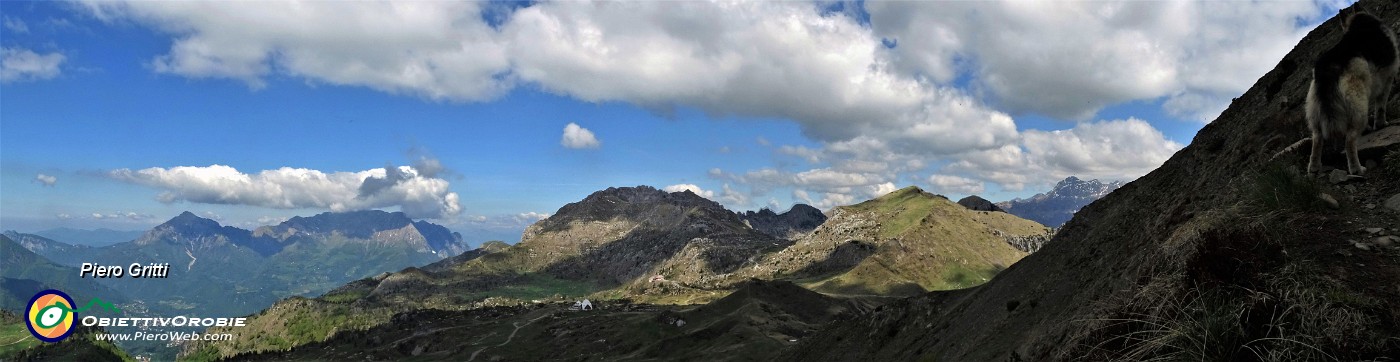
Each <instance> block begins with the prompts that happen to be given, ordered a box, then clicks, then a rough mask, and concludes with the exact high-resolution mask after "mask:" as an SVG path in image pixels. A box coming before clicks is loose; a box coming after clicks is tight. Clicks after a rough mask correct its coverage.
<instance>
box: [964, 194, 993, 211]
mask: <svg viewBox="0 0 1400 362" xmlns="http://www.w3.org/2000/svg"><path fill="white" fill-rule="evenodd" d="M958 205H962V206H963V207H966V208H967V209H968V210H973V211H1003V210H1002V209H1001V208H1000V207H997V205H996V204H993V203H992V202H991V201H987V199H984V198H982V197H981V196H977V195H972V196H968V197H964V198H962V200H958Z"/></svg>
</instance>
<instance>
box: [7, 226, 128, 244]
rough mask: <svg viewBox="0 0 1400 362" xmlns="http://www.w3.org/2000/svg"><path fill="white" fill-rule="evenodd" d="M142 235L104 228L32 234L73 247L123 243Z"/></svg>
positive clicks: (49, 230)
mask: <svg viewBox="0 0 1400 362" xmlns="http://www.w3.org/2000/svg"><path fill="white" fill-rule="evenodd" d="M144 233H145V231H143V230H127V231H123V230H112V229H105V228H99V229H94V230H84V229H73V228H65V227H61V228H53V229H45V230H41V231H35V232H34V233H33V234H34V235H38V236H42V237H45V238H49V239H52V240H62V241H63V242H64V243H68V244H73V245H86V246H92V247H100V246H107V245H112V244H116V243H120V242H124V241H132V240H135V239H136V238H138V237H140V236H141V234H144Z"/></svg>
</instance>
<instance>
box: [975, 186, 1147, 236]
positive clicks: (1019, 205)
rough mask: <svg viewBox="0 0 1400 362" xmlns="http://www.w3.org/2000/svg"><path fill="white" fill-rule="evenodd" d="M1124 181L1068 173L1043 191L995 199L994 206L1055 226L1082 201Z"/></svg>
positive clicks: (1088, 201)
mask: <svg viewBox="0 0 1400 362" xmlns="http://www.w3.org/2000/svg"><path fill="white" fill-rule="evenodd" d="M1123 185H1124V183H1123V182H1121V181H1113V182H1103V181H1099V180H1097V179H1093V180H1088V181H1085V180H1083V179H1080V178H1078V177H1074V176H1070V177H1066V178H1065V179H1064V180H1060V182H1057V183H1055V187H1054V188H1052V189H1050V191H1047V192H1045V193H1040V194H1036V195H1035V196H1032V197H1031V198H1028V199H1020V198H1018V199H1014V200H1011V201H1005V202H999V203H997V204H996V205H995V206H996V207H999V208H1001V209H1002V210H1003V211H1005V212H1007V213H1010V214H1013V215H1016V216H1020V217H1023V218H1027V219H1030V220H1034V221H1036V222H1039V223H1041V224H1044V225H1046V226H1051V227H1056V226H1059V225H1062V224H1064V223H1065V222H1066V221H1069V219H1070V217H1073V216H1074V213H1075V212H1077V211H1079V209H1080V208H1082V207H1084V205H1088V204H1089V203H1092V202H1094V200H1098V199H1100V198H1102V197H1104V196H1106V195H1108V194H1109V193H1110V192H1113V190H1117V189H1118V188H1119V187H1122V186H1123Z"/></svg>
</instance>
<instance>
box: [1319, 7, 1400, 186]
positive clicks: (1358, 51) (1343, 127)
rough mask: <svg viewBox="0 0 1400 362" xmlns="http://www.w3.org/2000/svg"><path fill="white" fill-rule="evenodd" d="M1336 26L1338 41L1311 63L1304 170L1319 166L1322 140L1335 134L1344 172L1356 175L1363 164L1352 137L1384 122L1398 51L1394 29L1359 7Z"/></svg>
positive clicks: (1398, 67)
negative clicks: (1343, 158) (1339, 142)
mask: <svg viewBox="0 0 1400 362" xmlns="http://www.w3.org/2000/svg"><path fill="white" fill-rule="evenodd" d="M1342 29H1343V34H1342V40H1341V41H1340V42H1337V45H1336V46H1333V47H1332V49H1329V50H1327V51H1326V52H1324V53H1322V55H1321V56H1319V57H1318V58H1317V62H1316V63H1314V64H1313V81H1312V84H1311V85H1309V86H1308V99H1307V106H1306V112H1307V120H1308V129H1309V130H1311V131H1312V155H1311V156H1310V157H1309V158H1308V172H1317V171H1318V170H1319V169H1320V168H1321V166H1322V141H1323V140H1325V139H1327V138H1328V137H1332V136H1341V137H1343V142H1345V145H1346V151H1345V152H1346V158H1347V172H1349V173H1350V174H1352V175H1361V174H1364V173H1365V172H1366V167H1363V166H1361V160H1360V157H1358V156H1357V154H1356V142H1357V138H1360V137H1361V132H1363V131H1364V130H1366V129H1367V128H1371V129H1374V128H1376V127H1379V126H1381V125H1384V124H1385V123H1386V117H1387V115H1386V113H1387V112H1386V107H1385V103H1386V101H1387V100H1389V99H1390V88H1391V82H1393V81H1394V80H1395V76H1396V72H1397V71H1400V61H1397V59H1400V52H1397V50H1396V43H1395V33H1394V32H1392V31H1391V30H1390V28H1388V27H1386V26H1385V24H1383V23H1381V20H1380V19H1377V18H1376V17H1375V16H1373V15H1371V14H1368V13H1366V12H1364V11H1357V12H1353V13H1351V14H1350V15H1349V16H1347V17H1346V18H1345V20H1344V21H1343V22H1342ZM1372 109H1376V116H1377V117H1376V119H1377V120H1376V121H1371V117H1370V115H1371V110H1372Z"/></svg>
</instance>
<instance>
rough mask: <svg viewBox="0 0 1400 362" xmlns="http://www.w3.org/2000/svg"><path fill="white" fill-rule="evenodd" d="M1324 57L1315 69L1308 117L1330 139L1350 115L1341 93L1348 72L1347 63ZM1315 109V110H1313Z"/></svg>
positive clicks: (1322, 134)
mask: <svg viewBox="0 0 1400 362" xmlns="http://www.w3.org/2000/svg"><path fill="white" fill-rule="evenodd" d="M1329 58H1332V57H1328V56H1323V57H1322V59H1318V61H1317V64H1316V65H1315V67H1314V68H1313V84H1312V89H1309V90H1308V96H1309V98H1311V99H1308V101H1309V103H1312V104H1311V106H1312V107H1310V108H1311V109H1309V110H1308V116H1309V117H1310V118H1314V122H1313V123H1314V124H1313V126H1314V127H1317V130H1318V131H1321V132H1319V133H1320V134H1321V136H1322V138H1323V139H1326V138H1328V136H1330V133H1332V131H1333V129H1334V127H1336V123H1337V122H1338V121H1340V118H1341V117H1345V115H1346V114H1347V113H1348V109H1347V108H1348V106H1349V104H1348V102H1347V100H1346V99H1345V96H1344V95H1343V94H1342V92H1341V80H1342V75H1343V73H1345V72H1346V67H1347V62H1346V61H1338V59H1329ZM1313 107H1315V108H1313Z"/></svg>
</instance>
